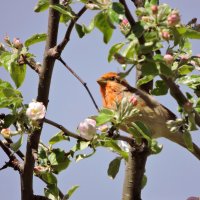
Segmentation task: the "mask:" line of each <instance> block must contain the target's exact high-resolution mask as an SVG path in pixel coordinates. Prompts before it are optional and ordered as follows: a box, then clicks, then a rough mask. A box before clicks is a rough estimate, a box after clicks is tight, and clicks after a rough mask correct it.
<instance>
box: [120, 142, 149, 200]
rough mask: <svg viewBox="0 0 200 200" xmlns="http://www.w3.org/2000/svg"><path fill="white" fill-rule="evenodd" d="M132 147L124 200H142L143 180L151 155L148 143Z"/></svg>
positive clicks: (127, 164) (124, 186)
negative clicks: (148, 158)
mask: <svg viewBox="0 0 200 200" xmlns="http://www.w3.org/2000/svg"><path fill="white" fill-rule="evenodd" d="M143 145H144V146H143ZM143 145H141V146H136V148H135V146H134V147H130V151H129V157H128V162H127V163H126V172H125V174H126V175H125V179H124V185H123V196H122V200H141V190H142V180H143V177H144V173H145V165H146V161H147V157H148V155H149V153H150V152H149V149H148V148H147V145H145V143H143Z"/></svg>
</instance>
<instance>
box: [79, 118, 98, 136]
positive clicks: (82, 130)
mask: <svg viewBox="0 0 200 200" xmlns="http://www.w3.org/2000/svg"><path fill="white" fill-rule="evenodd" d="M78 132H79V134H80V136H81V137H83V138H85V139H86V140H92V139H93V137H94V136H95V134H96V121H95V120H93V119H89V118H87V119H85V120H84V121H83V122H81V123H80V124H79V126H78Z"/></svg>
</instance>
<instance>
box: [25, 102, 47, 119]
mask: <svg viewBox="0 0 200 200" xmlns="http://www.w3.org/2000/svg"><path fill="white" fill-rule="evenodd" d="M45 114H46V108H45V106H44V105H43V103H42V102H36V101H33V102H31V103H29V106H28V108H27V110H26V115H27V116H28V118H29V119H31V120H33V121H35V120H38V119H43V118H44V116H45Z"/></svg>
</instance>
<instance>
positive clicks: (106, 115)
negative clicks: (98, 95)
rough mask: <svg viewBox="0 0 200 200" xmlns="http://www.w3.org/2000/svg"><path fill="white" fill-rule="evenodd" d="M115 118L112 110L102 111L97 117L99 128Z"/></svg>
mask: <svg viewBox="0 0 200 200" xmlns="http://www.w3.org/2000/svg"><path fill="white" fill-rule="evenodd" d="M113 117H114V112H113V111H112V110H110V109H105V108H104V109H102V110H100V112H99V115H98V116H97V117H96V119H95V120H96V123H97V126H100V125H102V124H105V123H107V122H110V121H111V120H112V119H113Z"/></svg>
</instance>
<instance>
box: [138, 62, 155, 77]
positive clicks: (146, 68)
mask: <svg viewBox="0 0 200 200" xmlns="http://www.w3.org/2000/svg"><path fill="white" fill-rule="evenodd" d="M141 71H142V75H143V76H148V75H153V76H156V75H158V69H157V65H156V64H155V63H154V62H147V61H146V62H144V63H142V69H141Z"/></svg>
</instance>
